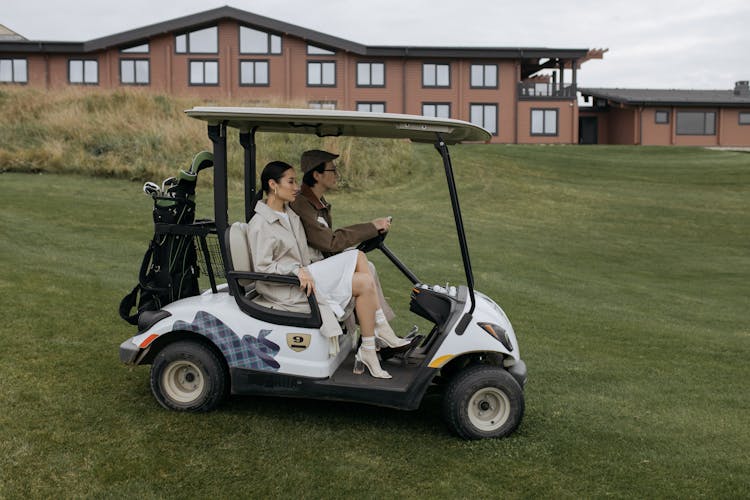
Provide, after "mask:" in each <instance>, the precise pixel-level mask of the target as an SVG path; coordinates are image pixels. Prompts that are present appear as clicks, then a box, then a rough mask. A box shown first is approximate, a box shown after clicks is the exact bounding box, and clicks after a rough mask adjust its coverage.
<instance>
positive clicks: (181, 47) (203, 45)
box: [174, 26, 219, 54]
mask: <svg viewBox="0 0 750 500" xmlns="http://www.w3.org/2000/svg"><path fill="white" fill-rule="evenodd" d="M174 49H175V52H177V53H178V54H217V53H218V52H219V30H218V28H217V27H216V26H211V27H210V28H204V29H202V30H197V31H191V32H190V33H183V34H182V35H177V36H176V37H175V43H174Z"/></svg>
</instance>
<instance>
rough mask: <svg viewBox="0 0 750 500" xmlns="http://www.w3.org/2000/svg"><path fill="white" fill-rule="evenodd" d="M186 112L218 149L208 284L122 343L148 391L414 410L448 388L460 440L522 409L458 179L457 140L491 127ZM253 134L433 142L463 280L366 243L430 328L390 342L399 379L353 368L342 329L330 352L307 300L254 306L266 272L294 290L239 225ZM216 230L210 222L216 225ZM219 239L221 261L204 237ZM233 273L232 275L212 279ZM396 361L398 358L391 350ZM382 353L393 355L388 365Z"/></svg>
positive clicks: (182, 403) (514, 354)
mask: <svg viewBox="0 0 750 500" xmlns="http://www.w3.org/2000/svg"><path fill="white" fill-rule="evenodd" d="M186 113H187V114H188V115H189V116H191V117H193V118H196V119H199V120H203V121H205V122H207V124H208V135H209V138H210V139H211V141H212V143H213V146H214V151H213V155H214V158H213V160H214V169H215V170H214V207H215V221H209V222H208V223H207V222H206V221H200V222H197V223H196V226H197V227H198V229H197V230H196V232H195V234H197V235H199V236H200V237H201V238H200V241H199V243H200V245H198V246H199V248H202V249H203V250H204V258H205V260H206V264H207V265H206V270H207V272H208V275H209V276H208V277H209V279H210V283H211V288H210V289H208V290H206V291H205V292H203V293H202V294H200V295H197V296H192V297H187V298H182V299H179V300H177V301H175V302H172V303H169V304H167V305H164V306H163V307H161V308H160V309H158V310H155V311H145V312H141V314H140V315H139V317H138V334H137V335H135V336H134V337H132V338H130V339H128V340H126V341H125V342H123V343H122V345H121V346H120V359H121V361H123V362H124V363H127V364H135V365H141V364H151V365H152V367H151V388H152V391H153V394H154V396H155V397H156V399H157V400H158V401H159V403H160V404H161V405H163V406H164V407H166V408H169V409H173V410H179V411H207V410H211V409H213V408H215V407H216V406H217V405H218V404H219V403H220V402H221V401H222V400H223V399H224V398H225V397H226V396H228V395H229V394H265V395H279V396H292V397H304V398H316V399H323V400H338V401H352V402H358V403H368V404H373V405H380V406H386V407H391V408H398V409H403V410H414V409H416V408H418V407H419V405H420V403H421V401H422V398H423V396H424V395H425V392H426V391H427V390H428V388H430V387H433V388H437V389H439V390H442V393H443V394H444V405H443V409H444V416H445V419H446V421H447V423H448V425H449V427H450V428H451V429H452V430H453V431H454V432H455V433H456V434H458V435H459V436H461V437H463V438H465V439H478V438H486V437H503V436H507V435H509V434H511V433H512V432H513V431H514V430H515V429H516V428H517V427H518V425H519V424H520V422H521V419H522V417H523V413H524V394H523V387H524V385H525V383H526V365H525V363H524V362H523V361H522V360H521V357H520V353H519V348H518V342H517V340H516V335H515V333H514V331H513V327H512V326H511V324H510V321H509V320H508V318H507V317H506V315H505V313H504V312H503V310H502V309H501V308H500V307H499V306H498V305H497V304H496V303H495V302H493V301H492V300H491V299H490V298H489V297H487V296H485V295H483V294H482V293H480V292H478V291H476V290H474V279H473V275H472V269H471V263H470V260H469V252H468V247H467V244H466V237H465V234H464V228H463V222H462V218H461V210H460V207H459V202H458V196H457V194H456V186H455V183H454V177H453V170H452V165H451V159H450V156H449V153H448V147H447V146H448V144H455V143H459V142H477V141H487V140H488V139H489V138H490V135H489V133H488V132H487V131H485V130H484V129H482V128H480V127H477V126H475V125H472V124H470V123H467V122H463V121H459V120H451V119H439V118H429V117H422V116H412V115H397V114H378V113H359V112H348V111H321V110H307V109H271V108H229V107H196V108H193V109H190V110H187V111H186ZM231 129H237V130H238V131H239V142H240V144H241V145H242V147H243V148H244V152H245V154H244V182H245V189H244V195H245V200H244V202H245V204H244V212H245V220H242V221H238V222H235V223H233V224H230V221H229V220H228V219H229V218H228V199H227V171H228V170H227V139H228V132H229V131H230V130H231ZM256 133H304V134H315V135H317V136H319V137H325V136H358V137H376V138H407V139H410V140H412V141H416V142H429V143H434V145H435V148H436V149H437V150H438V152H439V154H440V157H441V159H442V165H443V168H444V171H445V175H446V178H447V182H448V193H449V195H450V200H451V204H452V207H453V214H454V218H455V224H456V230H457V233H458V241H459V245H460V250H461V255H462V259H463V266H464V271H465V274H466V285H465V286H458V287H453V286H451V287H447V288H444V287H441V286H437V285H432V286H431V285H428V284H425V283H423V282H422V281H421V280H420V279H419V278H417V276H416V275H415V274H414V273H413V272H412V271H411V270H409V268H407V266H406V265H405V264H404V263H403V262H401V261H400V260H399V259H398V258H397V257H396V256H395V255H394V254H393V252H392V251H391V250H390V249H389V248H388V247H387V246H386V245H385V243H384V241H383V239H384V238H383V237H379V238H376V239H374V240H370V241H368V242H365V243H364V244H363V245H361V246H360V249H362V250H364V251H370V250H373V249H379V250H380V251H382V252H383V253H384V254H385V255H386V256H387V258H388V259H389V260H390V261H391V262H392V263H393V264H394V265H395V266H396V267H397V268H398V269H399V271H400V272H401V273H402V274H403V275H404V276H405V277H406V278H407V279H408V280H409V281H410V282H411V287H412V291H411V302H410V305H409V308H410V310H411V311H412V312H413V313H415V314H417V315H419V316H421V317H423V318H425V319H427V320H428V321H429V322H430V324H431V325H433V326H432V327H431V330H430V331H429V333H427V334H426V335H424V336H421V335H418V334H412V340H413V341H412V343H411V346H412V347H411V348H410V349H409V350H408V351H407V352H402V353H399V354H396V355H394V353H390V352H387V350H384V349H383V350H381V351H380V352H381V355H382V357H383V358H384V361H383V362H384V367H385V368H386V369H387V370H388V371H389V372H390V373H391V375H392V376H393V378H392V379H376V378H373V377H371V376H369V375H368V374H364V375H357V374H354V373H353V371H352V369H353V365H354V354H355V350H356V345H354V342H352V337H353V333H352V332H348V333H346V334H345V335H343V336H341V337H339V338H340V339H341V341H340V352H339V353H338V355H335V356H330V355H329V347H330V346H329V340H328V339H327V338H325V337H324V336H323V335H321V334H320V331H319V329H318V328H319V327H320V325H321V318H320V313H319V310H318V307H317V304H316V302H315V297H314V295H312V296H311V297H310V299H309V302H310V313H309V314H303V313H293V312H284V311H279V310H276V309H267V308H264V307H261V306H259V305H257V304H256V303H255V302H254V301H253V298H254V297H255V296H256V295H255V287H254V283H255V282H256V281H260V280H266V281H274V282H278V283H288V284H290V285H297V286H298V285H299V282H298V281H297V278H296V277H294V276H280V275H270V274H261V273H255V272H252V271H253V270H252V257H251V256H250V255H248V246H247V241H246V240H245V231H243V227H242V225H243V224H244V223H246V222H247V221H248V220H249V219H250V217H251V216H252V214H253V209H252V200H253V198H254V196H255V192H256V187H255V182H256V164H255V149H256V145H255V136H256ZM207 228H208V229H207ZM211 234H213V235H214V237H215V239H216V240H217V241H218V248H217V250H216V252H215V254H216V255H217V256H218V258H215V259H214V261H213V262H211V261H210V260H211V259H210V255H209V254H210V253H211V252H210V251H207V245H206V243H205V237H206V235H208V236H211ZM220 277H226V280H227V283H226V284H217V278H220ZM388 358H390V359H388ZM386 359H387V360H386Z"/></svg>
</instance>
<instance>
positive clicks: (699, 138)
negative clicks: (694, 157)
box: [580, 81, 750, 147]
mask: <svg viewBox="0 0 750 500" xmlns="http://www.w3.org/2000/svg"><path fill="white" fill-rule="evenodd" d="M581 94H582V95H583V96H584V97H586V98H589V99H593V103H592V104H593V105H592V106H591V108H581V113H580V114H581V118H580V120H581V124H580V142H581V143H586V144H597V143H600V144H628V145H635V144H637V145H646V146H744V147H748V146H750V85H748V82H747V81H741V82H737V83H736V84H735V87H734V89H733V90H657V89H581Z"/></svg>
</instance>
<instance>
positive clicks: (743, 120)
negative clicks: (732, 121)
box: [739, 111, 750, 125]
mask: <svg viewBox="0 0 750 500" xmlns="http://www.w3.org/2000/svg"><path fill="white" fill-rule="evenodd" d="M739 120H740V125H750V112H747V111H740V118H739Z"/></svg>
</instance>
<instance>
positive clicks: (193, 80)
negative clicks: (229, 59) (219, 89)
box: [190, 61, 219, 85]
mask: <svg viewBox="0 0 750 500" xmlns="http://www.w3.org/2000/svg"><path fill="white" fill-rule="evenodd" d="M218 84H219V61H190V85H218Z"/></svg>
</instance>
